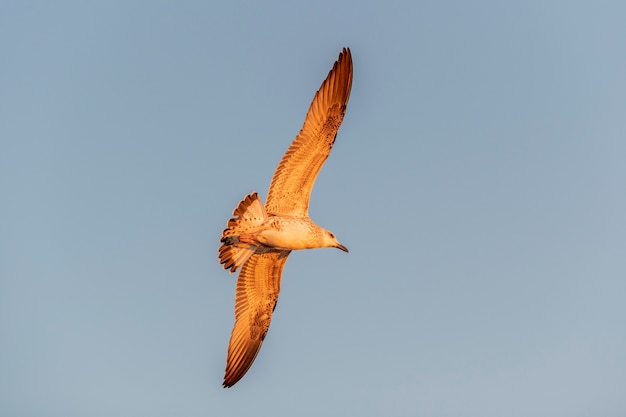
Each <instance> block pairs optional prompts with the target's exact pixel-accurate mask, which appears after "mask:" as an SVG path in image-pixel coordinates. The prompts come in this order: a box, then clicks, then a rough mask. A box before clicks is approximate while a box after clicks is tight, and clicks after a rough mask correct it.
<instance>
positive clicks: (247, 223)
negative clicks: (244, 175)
mask: <svg viewBox="0 0 626 417" xmlns="http://www.w3.org/2000/svg"><path fill="white" fill-rule="evenodd" d="M233 216H235V217H232V218H231V219H229V220H228V223H227V228H226V229H224V231H223V232H222V239H221V240H220V241H221V242H222V243H223V244H222V246H220V248H219V259H220V263H221V264H224V269H230V272H231V273H233V272H235V271H237V268H239V267H240V266H241V265H243V264H244V263H245V262H246V261H247V260H248V258H250V256H252V254H254V252H255V251H256V248H257V247H256V246H255V245H253V244H250V243H242V242H240V241H239V235H241V234H243V233H251V232H253V231H255V229H257V228H258V227H259V226H260V225H261V224H262V223H263V221H265V218H266V217H267V214H266V213H265V207H264V206H263V203H262V202H261V199H260V198H259V195H258V194H257V193H256V192H253V193H252V194H250V195H247V196H246V197H245V198H244V199H243V200H241V202H240V203H239V205H237V208H235V210H234V211H233Z"/></svg>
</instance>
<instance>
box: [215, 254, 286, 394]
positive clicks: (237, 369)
mask: <svg viewBox="0 0 626 417" xmlns="http://www.w3.org/2000/svg"><path fill="white" fill-rule="evenodd" d="M289 252H290V251H279V250H268V251H267V252H263V253H255V254H254V255H252V256H251V257H250V259H248V261H247V262H246V263H245V264H244V265H243V267H242V269H241V272H240V273H239V278H238V280H237V295H236V297H235V327H234V328H233V332H232V334H231V336H230V343H229V345H228V358H227V359H226V372H225V375H224V384H223V385H224V387H226V388H228V387H231V386H233V385H234V384H235V383H236V382H237V381H239V380H240V379H241V378H242V377H243V376H244V375H245V373H246V372H247V371H248V369H249V368H250V366H251V365H252V362H254V359H255V358H256V355H257V353H259V350H260V349H261V344H262V343H263V339H264V338H265V335H266V334H267V331H268V329H269V327H270V322H271V320H272V313H273V312H274V308H275V307H276V301H278V293H279V292H280V279H281V276H282V273H283V267H284V266H285V262H286V261H287V256H288V255H289Z"/></svg>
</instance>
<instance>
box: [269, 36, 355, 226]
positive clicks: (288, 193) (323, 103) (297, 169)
mask: <svg viewBox="0 0 626 417" xmlns="http://www.w3.org/2000/svg"><path fill="white" fill-rule="evenodd" d="M351 87H352V55H350V49H347V48H344V49H343V50H342V51H341V53H340V54H339V58H338V59H337V61H336V62H335V64H334V65H333V68H332V69H331V70H330V72H329V73H328V76H327V77H326V80H324V82H323V83H322V86H321V87H320V89H319V90H318V91H317V93H316V94H315V97H314V98H313V102H312V103H311V106H310V107H309V111H308V113H307V115H306V119H305V120H304V125H303V126H302V130H300V133H299V134H298V136H296V138H295V139H294V141H293V142H292V143H291V146H290V147H289V149H288V150H287V152H286V153H285V155H284V156H283V158H282V160H281V161H280V164H278V168H276V172H275V173H274V177H273V178H272V183H271V184H270V189H269V192H268V196H267V202H266V204H265V208H266V210H267V212H268V213H272V214H286V215H292V216H308V211H309V198H310V196H311V190H312V189H313V184H314V183H315V179H316V178H317V174H319V172H320V169H321V168H322V165H324V162H325V161H326V158H328V155H330V150H331V148H332V147H333V144H334V143H335V137H336V136H337V131H338V130H339V126H341V122H342V121H343V116H344V114H345V113H346V106H347V104H348V99H349V98H350V89H351Z"/></svg>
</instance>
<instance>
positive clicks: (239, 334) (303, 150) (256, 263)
mask: <svg viewBox="0 0 626 417" xmlns="http://www.w3.org/2000/svg"><path fill="white" fill-rule="evenodd" d="M351 88H352V55H351V54H350V49H348V48H343V50H342V51H341V53H340V54H339V58H338V59H337V61H336V62H335V64H334V65H333V68H332V69H331V70H330V72H329V73H328V76H327V77H326V79H325V80H324V82H323V83H322V86H321V87H320V89H319V90H318V91H317V93H315V97H314V98H313V102H312V103H311V106H310V107H309V111H308V113H307V115H306V118H305V120H304V124H303V126H302V129H301V130H300V133H298V136H296V138H295V139H294V141H293V142H292V143H291V146H289V149H287V152H286V153H285V154H284V155H283V158H282V159H281V161H280V163H279V164H278V167H277V168H276V171H275V172H274V176H273V178H272V182H271V183H270V188H269V191H268V194H267V202H266V203H265V205H263V202H262V201H261V199H260V198H259V195H258V194H257V193H256V192H253V193H251V194H249V195H247V196H246V197H245V198H244V199H243V200H242V201H241V202H240V203H239V205H238V206H237V208H235V210H234V211H233V216H234V217H232V218H231V219H229V220H228V223H227V228H226V229H224V231H223V232H222V238H221V240H220V242H221V243H222V245H221V246H220V248H219V260H220V263H221V264H223V265H224V269H226V270H230V272H231V273H233V272H236V271H237V269H238V268H240V267H241V271H240V272H239V278H238V280H237V289H236V295H235V326H234V327H233V331H232V334H231V337H230V343H229V345H228V357H227V359H226V371H225V375H224V383H223V386H224V387H225V388H228V387H231V386H233V385H234V384H235V383H237V381H239V380H240V379H241V378H242V377H243V376H244V375H245V373H246V372H247V371H248V369H250V366H251V365H252V362H254V359H255V358H256V355H257V354H258V353H259V350H260V349H261V344H262V343H263V339H264V338H265V335H266V334H267V331H268V329H269V327H270V321H271V320H272V313H273V312H274V308H275V307H276V301H277V300H278V292H279V291H280V280H281V276H282V272H283V267H284V266H285V262H286V261H287V257H288V256H289V254H290V253H291V251H292V250H299V249H314V248H338V249H341V250H342V251H345V252H348V249H347V248H346V247H345V246H343V245H342V244H341V243H339V242H338V241H337V238H335V235H333V234H332V233H331V232H330V231H329V230H326V229H324V228H322V227H320V226H318V225H317V224H315V223H313V221H312V220H311V219H310V218H309V199H310V197H311V190H312V189H313V184H314V183H315V179H316V178H317V174H318V173H319V172H320V169H321V168H322V165H323V164H324V162H325V161H326V159H327V158H328V155H329V154H330V150H331V148H332V147H333V144H334V142H335V138H336V136H337V131H338V130H339V126H340V125H341V122H342V121H343V117H344V115H345V113H346V106H347V104H348V99H349V98H350V89H351Z"/></svg>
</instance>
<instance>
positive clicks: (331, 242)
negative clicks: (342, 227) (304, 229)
mask: <svg viewBox="0 0 626 417" xmlns="http://www.w3.org/2000/svg"><path fill="white" fill-rule="evenodd" d="M322 238H323V239H324V247H327V248H337V249H341V250H342V251H344V252H349V251H348V248H346V247H345V246H343V245H342V244H341V243H339V242H338V241H337V238H336V237H335V235H334V234H333V232H331V231H330V230H324V233H322Z"/></svg>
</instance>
